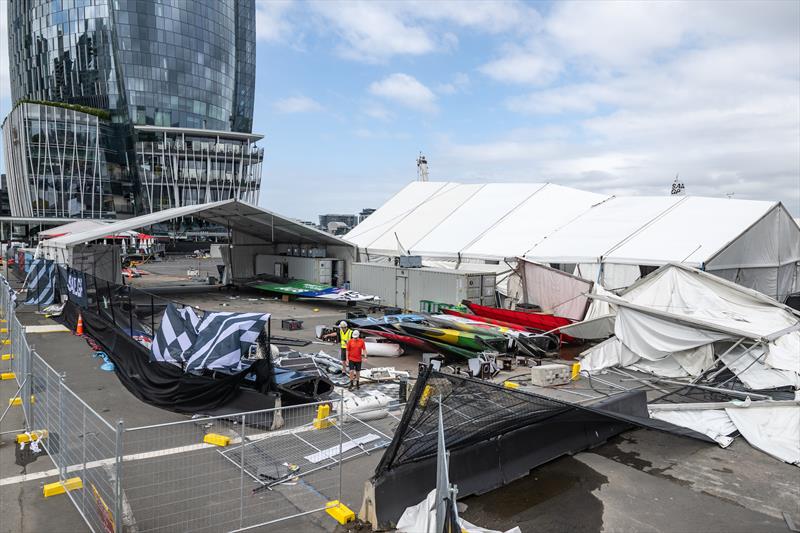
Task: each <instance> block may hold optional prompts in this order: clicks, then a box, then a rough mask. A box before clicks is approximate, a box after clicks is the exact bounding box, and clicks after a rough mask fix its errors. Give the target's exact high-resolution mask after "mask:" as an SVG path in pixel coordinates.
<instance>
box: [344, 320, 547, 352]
mask: <svg viewBox="0 0 800 533" xmlns="http://www.w3.org/2000/svg"><path fill="white" fill-rule="evenodd" d="M348 323H349V324H350V326H351V327H354V328H358V329H360V330H361V332H362V336H363V337H365V340H366V342H367V354H370V355H379V356H380V355H384V354H387V355H388V352H389V351H390V349H389V348H388V346H389V345H391V346H397V347H399V348H400V353H402V351H403V350H405V351H407V350H409V349H411V350H415V351H419V352H426V353H439V354H441V355H443V356H445V358H446V359H448V360H465V359H472V358H474V357H477V355H478V354H480V353H486V352H491V353H500V354H508V355H525V356H529V357H542V356H546V355H550V354H552V353H554V352H555V351H557V350H558V347H559V339H558V337H557V336H555V335H551V334H546V333H542V332H540V331H534V330H532V329H531V328H527V327H524V326H519V325H513V324H499V323H492V322H487V321H485V320H482V319H480V317H478V316H477V315H466V314H460V313H457V312H453V313H451V314H442V315H429V314H423V313H420V314H401V315H387V316H384V317H380V318H373V317H368V318H354V319H350V320H348ZM395 351H397V350H395ZM392 355H394V354H392ZM397 355H399V353H398V354H397Z"/></svg>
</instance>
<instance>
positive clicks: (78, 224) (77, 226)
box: [39, 218, 109, 239]
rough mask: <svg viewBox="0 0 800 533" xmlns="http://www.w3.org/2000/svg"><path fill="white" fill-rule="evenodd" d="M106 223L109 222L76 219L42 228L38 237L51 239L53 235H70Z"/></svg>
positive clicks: (106, 224)
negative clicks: (52, 226)
mask: <svg viewBox="0 0 800 533" xmlns="http://www.w3.org/2000/svg"><path fill="white" fill-rule="evenodd" d="M108 224H109V223H108V222H104V221H101V220H93V219H88V218H87V219H81V220H76V221H75V222H69V223H67V224H62V225H60V226H56V227H54V228H49V229H46V230H42V231H40V232H39V238H40V239H51V238H55V237H61V236H64V235H71V234H74V233H80V232H83V231H87V230H90V229H95V228H101V227H106V226H108Z"/></svg>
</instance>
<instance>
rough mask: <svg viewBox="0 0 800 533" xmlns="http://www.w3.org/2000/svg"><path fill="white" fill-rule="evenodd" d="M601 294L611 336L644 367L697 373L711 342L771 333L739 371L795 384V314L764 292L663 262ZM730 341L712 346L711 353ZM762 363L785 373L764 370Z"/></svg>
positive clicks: (798, 366)
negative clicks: (610, 312)
mask: <svg viewBox="0 0 800 533" xmlns="http://www.w3.org/2000/svg"><path fill="white" fill-rule="evenodd" d="M604 298H606V299H607V300H608V301H610V302H612V303H613V304H614V307H616V308H617V315H616V318H615V326H614V333H615V335H616V337H618V338H619V340H620V341H621V343H622V344H623V345H624V346H627V347H628V348H629V349H630V350H631V351H632V352H633V353H634V354H635V355H636V356H639V357H641V358H642V360H638V361H637V362H636V363H637V365H639V368H640V369H642V370H644V371H646V372H650V373H655V374H657V375H662V376H669V377H679V376H681V375H686V374H688V375H692V376H697V375H699V374H700V373H702V371H703V370H705V369H708V368H710V367H711V365H712V364H713V352H712V349H713V347H712V344H713V343H715V342H719V341H735V340H738V339H741V338H749V339H752V340H756V341H759V340H762V341H763V339H770V338H773V337H774V340H773V341H772V342H769V343H768V344H767V347H768V353H766V354H764V356H763V357H762V358H761V359H759V360H757V361H755V362H753V360H749V361H748V364H750V363H752V364H753V367H752V368H751V370H750V372H749V373H748V375H747V376H746V378H747V379H749V380H750V381H751V382H752V383H760V384H763V383H770V384H771V385H772V386H779V385H775V384H776V383H783V384H791V385H792V386H797V385H796V384H798V383H800V318H799V317H798V315H796V314H795V313H794V312H792V311H791V310H789V309H788V308H786V307H785V306H783V305H781V304H779V303H777V302H775V301H774V300H772V299H770V298H768V297H766V296H764V295H763V294H759V293H756V292H755V291H752V290H750V289H745V288H743V287H739V286H737V285H734V284H731V283H728V282H726V281H724V280H720V279H718V278H716V277H715V276H711V275H709V274H706V273H704V272H701V271H698V270H695V269H691V268H688V267H685V266H680V265H667V266H665V267H662V268H661V269H659V270H658V271H656V272H654V273H653V274H651V276H650V277H648V278H647V279H645V280H643V281H641V282H639V283H637V284H636V285H635V286H633V287H631V288H630V289H628V290H627V291H624V292H623V293H622V294H621V295H620V296H619V297H613V296H605V297H604ZM729 346H730V344H728V345H727V346H724V344H723V345H722V346H718V348H720V349H719V350H718V351H717V352H716V353H717V354H722V353H723V352H724V349H725V348H727V347H729ZM738 353H741V351H739V352H738ZM668 358H669V360H667V359H668ZM605 360H609V359H607V358H606V359H605ZM725 360H726V361H731V360H732V358H726V359H725ZM678 367H680V369H679V368H678ZM737 368H738V369H739V370H743V367H742V366H738V367H737ZM769 369H774V370H775V371H776V372H790V374H789V375H783V374H780V373H772V374H770V373H769V372H766V371H767V370H769ZM745 383H747V381H746V380H745Z"/></svg>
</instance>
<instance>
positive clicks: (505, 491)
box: [459, 457, 608, 532]
mask: <svg viewBox="0 0 800 533" xmlns="http://www.w3.org/2000/svg"><path fill="white" fill-rule="evenodd" d="M607 482H608V478H607V477H606V476H604V475H602V474H599V473H598V472H596V471H595V470H593V469H592V468H590V467H589V466H588V465H586V464H584V463H582V462H580V461H578V460H577V459H575V458H573V457H562V458H560V459H557V460H555V461H552V462H550V463H547V464H545V465H543V466H540V467H538V468H536V469H534V470H532V471H531V473H530V474H528V475H527V476H525V477H524V478H521V479H518V480H516V481H514V482H512V483H510V484H508V485H506V486H504V487H501V488H499V489H496V490H493V491H491V492H488V493H486V494H483V495H480V496H471V497H469V498H464V499H463V500H459V501H460V502H463V503H465V504H467V506H468V507H467V510H466V512H464V513H461V516H462V517H463V518H465V519H467V520H469V521H470V522H472V523H474V524H477V525H480V526H482V527H485V528H491V529H500V530H506V529H509V528H511V527H513V526H515V525H519V526H520V528H521V529H522V531H523V532H525V531H580V532H584V531H585V532H596V531H597V532H599V531H600V530H601V529H602V527H603V503H602V502H601V501H600V500H599V499H598V498H597V497H596V496H594V495H593V494H592V492H593V491H595V490H597V489H598V488H600V487H601V486H602V485H603V484H605V483H607Z"/></svg>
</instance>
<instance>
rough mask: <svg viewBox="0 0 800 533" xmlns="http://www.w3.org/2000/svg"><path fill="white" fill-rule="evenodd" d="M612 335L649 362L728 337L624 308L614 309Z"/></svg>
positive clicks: (727, 337)
mask: <svg viewBox="0 0 800 533" xmlns="http://www.w3.org/2000/svg"><path fill="white" fill-rule="evenodd" d="M614 334H615V335H616V336H617V337H619V339H620V340H621V341H622V342H623V343H624V344H625V345H627V346H628V347H629V348H630V349H631V350H633V352H634V353H636V354H637V355H639V356H641V357H644V358H645V359H649V360H651V361H657V360H659V359H663V358H665V357H667V356H669V355H670V354H673V353H675V352H683V351H686V350H691V349H693V348H697V347H698V346H703V345H705V344H709V343H711V342H714V341H718V340H724V339H729V338H730V335H728V334H725V333H719V332H716V331H710V330H705V329H699V328H697V327H693V326H688V325H683V324H679V323H677V322H675V321H673V320H669V319H667V318H660V317H656V316H653V315H649V314H647V313H643V312H641V311H638V310H635V309H630V308H627V307H619V309H617V319H616V323H615V326H614Z"/></svg>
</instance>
